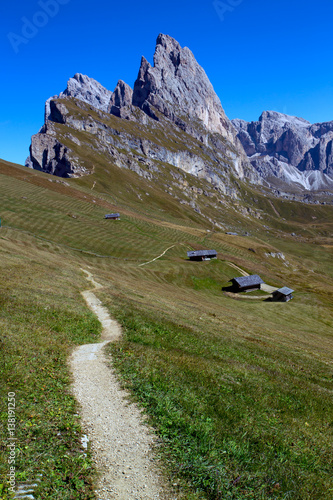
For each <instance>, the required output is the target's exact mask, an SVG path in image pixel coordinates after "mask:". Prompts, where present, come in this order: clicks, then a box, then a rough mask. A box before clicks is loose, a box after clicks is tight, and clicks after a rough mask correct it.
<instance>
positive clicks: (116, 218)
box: [104, 214, 120, 220]
mask: <svg viewBox="0 0 333 500" xmlns="http://www.w3.org/2000/svg"><path fill="white" fill-rule="evenodd" d="M104 219H111V220H120V214H106V215H105V216H104Z"/></svg>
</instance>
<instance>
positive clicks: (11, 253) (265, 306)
mask: <svg viewBox="0 0 333 500" xmlns="http://www.w3.org/2000/svg"><path fill="white" fill-rule="evenodd" d="M93 163H94V168H93V170H92V171H93V173H91V174H90V175H88V176H85V177H81V178H78V179H60V178H56V177H54V176H50V175H48V174H44V173H41V172H38V171H35V170H30V169H27V168H25V167H21V166H19V165H14V164H10V163H8V162H5V161H0V190H1V196H0V218H1V228H0V269H1V288H0V308H1V316H0V328H1V330H0V331H1V346H2V353H3V356H2V361H1V363H2V366H1V377H2V380H1V388H2V389H1V390H2V400H3V401H4V402H5V403H6V397H7V392H8V391H11V392H15V393H16V395H17V396H16V397H17V403H18V410H17V437H18V448H17V449H18V451H17V472H18V475H17V478H18V481H24V480H26V479H31V480H34V479H35V477H36V475H37V474H39V473H41V471H42V474H43V478H42V481H41V485H40V487H39V488H38V489H37V490H36V495H35V496H36V498H40V499H45V498H46V497H47V498H54V499H57V500H59V499H71V498H77V499H85V498H86V499H88V498H94V497H93V493H92V486H91V484H92V478H93V469H92V468H91V464H90V461H89V456H88V457H84V456H83V454H82V450H81V449H80V441H79V436H80V428H79V422H78V419H77V417H75V414H76V411H77V409H76V407H75V402H74V401H73V399H72V397H71V396H70V390H69V382H70V377H69V374H68V368H67V364H66V357H67V356H68V354H69V352H70V350H71V348H72V347H73V346H74V345H76V344H77V343H85V342H89V341H94V340H95V339H96V337H97V336H98V335H99V330H100V328H99V325H98V323H97V321H96V319H95V318H94V316H93V315H92V313H90V312H89V311H88V310H87V308H86V306H85V303H84V301H83V299H82V297H81V295H80V291H82V290H84V289H87V288H89V287H90V284H89V283H88V282H87V281H86V279H85V275H84V273H83V272H82V269H89V271H90V272H91V273H92V274H93V275H94V277H95V279H96V280H97V281H99V282H100V283H101V284H102V285H103V288H102V289H101V291H100V292H98V296H99V298H100V299H101V300H102V302H103V303H104V304H105V305H107V306H108V307H109V308H110V311H111V312H112V314H114V315H115V316H116V317H117V318H118V319H119V321H120V322H121V323H122V324H123V326H124V337H123V340H122V341H121V342H119V343H118V344H116V345H115V346H113V347H112V349H111V348H110V351H111V350H112V351H113V354H114V357H115V360H116V361H115V362H116V366H117V369H118V370H119V373H121V377H122V379H123V381H124V383H125V384H127V385H128V386H129V387H130V388H131V390H132V391H133V392H134V393H135V394H136V397H137V398H138V399H139V400H140V402H141V404H143V405H144V407H145V408H146V411H147V413H148V414H149V415H150V418H151V420H152V422H153V423H154V425H155V426H156V429H157V432H158V433H159V435H160V436H161V439H162V441H163V442H164V448H163V449H164V459H165V461H166V463H167V465H168V467H169V469H168V473H169V474H170V475H171V477H172V478H173V483H177V484H179V488H180V491H181V493H179V495H181V494H182V495H183V498H188V499H190V498H192V499H197V498H209V499H217V498H218V499H220V498H221V499H222V498H223V499H224V498H234V499H238V500H241V499H250V498H251V499H280V498H281V499H282V498H290V499H292V500H296V499H302V500H304V499H309V500H315V499H330V498H333V483H332V474H331V470H332V456H331V449H332V425H333V404H332V389H333V366H332V362H333V342H332V341H333V311H332V303H333V302H332V298H333V284H332V279H333V259H332V249H333V242H332V227H333V217H332V215H333V207H332V206H328V205H307V204H301V203H296V202H290V201H284V200H280V199H276V198H274V197H270V196H269V194H266V195H265V194H264V193H263V192H257V191H256V190H255V188H254V187H253V186H252V187H250V186H249V185H246V184H242V183H240V182H239V181H237V182H238V192H239V197H238V199H237V200H231V199H228V198H227V197H226V198H225V201H224V203H223V204H222V203H220V204H219V206H218V207H217V205H216V208H215V206H214V198H213V197H207V200H206V197H205V196H203V197H202V196H200V197H199V198H198V199H196V204H197V206H198V207H199V208H200V211H201V214H200V213H199V212H198V211H195V210H194V208H193V207H191V206H190V204H182V203H180V202H179V199H180V198H181V197H182V196H183V195H182V194H181V192H179V193H178V195H177V196H175V193H174V192H173V193H172V194H170V192H168V190H166V189H165V182H166V181H163V183H162V182H161V180H160V178H158V179H157V180H156V181H154V179H145V178H144V177H142V176H139V175H137V174H136V173H135V172H133V171H131V170H127V169H120V168H119V167H117V166H115V165H112V164H111V163H107V165H106V164H105V161H104V160H103V157H102V156H101V155H96V156H95V157H94V162H93ZM164 168H165V171H164V173H163V175H164V176H165V177H167V176H168V175H170V172H171V170H174V171H175V172H176V171H177V169H176V167H167V166H166V165H165V166H164ZM168 169H170V170H168ZM182 175H183V176H184V180H185V181H186V182H188V184H189V185H191V186H194V187H197V188H201V189H202V190H207V192H208V191H209V190H211V187H210V186H209V185H208V183H206V184H205V181H199V180H198V179H196V178H194V177H192V176H191V175H190V174H186V173H184V172H182ZM170 178H172V176H171V175H170ZM174 189H176V188H175V187H174ZM177 197H178V198H179V199H177ZM206 201H207V202H206ZM205 204H206V205H207V206H205ZM111 212H119V213H120V214H121V220H120V221H110V220H105V219H104V215H105V214H107V213H111ZM214 221H215V222H216V223H217V224H218V226H217V225H214V223H213V222H214ZM226 232H236V233H237V235H235V236H232V235H227V234H226ZM211 248H213V249H215V250H216V251H217V252H218V259H217V260H212V261H207V262H202V263H201V262H190V261H188V260H187V257H186V252H187V251H188V250H196V249H211ZM157 257H159V258H157ZM156 258H157V259H156ZM240 272H247V273H249V274H259V275H260V276H261V277H262V278H263V280H264V281H265V282H266V283H267V284H269V285H272V286H274V287H281V286H284V285H286V286H289V287H291V288H293V289H294V290H295V294H294V299H293V300H292V301H291V302H289V303H287V304H284V303H273V302H269V301H266V300H265V299H266V298H267V297H268V294H264V293H263V292H252V293H250V294H241V295H240V296H239V297H235V296H231V295H228V294H225V293H224V292H223V291H222V287H226V286H228V281H229V280H230V279H231V278H233V277H235V276H240ZM253 297H254V298H253ZM1 411H2V413H1V419H2V422H3V423H4V433H5V437H6V425H5V424H6V418H7V415H6V407H4V409H2V410H1ZM59 433H60V434H59ZM6 453H7V450H6V447H5V445H2V448H1V455H2V456H1V464H2V465H1V473H2V474H4V477H5V475H6V468H7V462H6ZM64 457H66V458H64ZM1 484H3V485H4V486H3V487H2V488H3V491H2V495H3V498H7V496H6V495H7V493H6V492H5V491H6V482H5V481H0V485H1ZM0 491H1V486H0ZM45 495H47V496H45Z"/></svg>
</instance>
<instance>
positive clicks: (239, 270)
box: [226, 262, 249, 276]
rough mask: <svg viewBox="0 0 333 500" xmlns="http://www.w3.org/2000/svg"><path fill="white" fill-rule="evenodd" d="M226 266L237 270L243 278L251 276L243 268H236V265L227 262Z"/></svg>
mask: <svg viewBox="0 0 333 500" xmlns="http://www.w3.org/2000/svg"><path fill="white" fill-rule="evenodd" d="M226 264H228V266H230V267H233V268H234V269H236V270H237V271H238V272H239V273H240V274H241V275H242V276H249V273H247V272H246V271H243V269H242V268H240V267H238V266H236V264H234V263H233V262H226Z"/></svg>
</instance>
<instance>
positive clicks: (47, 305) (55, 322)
mask: <svg viewBox="0 0 333 500" xmlns="http://www.w3.org/2000/svg"><path fill="white" fill-rule="evenodd" d="M1 248H2V251H1V254H0V255H1V264H0V280H1V283H2V284H3V285H4V286H2V287H1V292H0V311H1V315H0V343H1V367H0V370H1V412H0V419H1V425H2V426H3V431H4V433H3V439H4V440H2V441H1V446H0V474H1V481H0V483H1V485H2V487H1V488H2V490H1V492H0V497H1V498H7V496H8V498H9V497H10V495H9V492H8V487H9V484H8V482H6V480H5V479H6V478H7V479H8V477H6V476H7V472H8V462H7V461H8V458H9V457H8V448H7V447H6V439H7V438H8V437H9V435H8V432H7V418H8V414H7V395H8V393H15V399H16V411H15V418H16V421H15V437H16V439H17V441H16V463H15V467H16V482H17V484H20V483H22V482H25V481H32V482H36V480H37V479H38V477H39V476H40V475H41V483H40V487H39V488H38V489H37V490H36V493H35V498H36V499H45V498H50V499H51V498H53V499H57V500H59V499H63V500H65V499H66V500H67V499H86V500H88V499H91V498H94V494H93V476H94V468H93V466H92V463H91V459H90V455H89V454H88V456H85V455H84V450H83V449H82V447H81V444H80V436H81V428H80V419H79V417H78V414H77V412H78V407H77V404H76V401H75V399H74V398H73V396H72V394H71V390H70V383H71V377H70V372H69V367H68V364H67V358H68V355H69V353H70V351H71V349H72V348H73V346H74V345H76V344H82V343H89V342H93V341H96V339H97V338H98V337H99V334H100V325H99V323H98V321H97V319H96V318H95V316H94V315H93V314H92V313H90V312H89V311H87V309H86V307H85V305H84V303H83V300H82V299H81V298H80V295H79V291H78V289H77V288H76V287H75V286H73V285H72V284H71V280H73V279H74V280H75V281H76V286H78V283H79V281H80V280H79V279H78V277H75V274H73V271H72V270H71V268H70V266H68V267H67V266H66V265H65V266H62V271H61V272H60V273H59V272H58V271H57V267H56V266H57V264H56V261H55V259H52V256H50V257H49V262H46V261H44V262H43V254H42V253H41V252H38V251H36V250H35V260H34V261H32V260H30V259H29V258H28V257H27V255H25V254H24V253H23V252H22V249H20V248H19V247H18V246H16V248H15V247H13V246H12V245H11V244H9V243H8V242H7V241H3V242H2V245H1ZM20 253H21V255H19V254H20ZM66 267H67V269H66Z"/></svg>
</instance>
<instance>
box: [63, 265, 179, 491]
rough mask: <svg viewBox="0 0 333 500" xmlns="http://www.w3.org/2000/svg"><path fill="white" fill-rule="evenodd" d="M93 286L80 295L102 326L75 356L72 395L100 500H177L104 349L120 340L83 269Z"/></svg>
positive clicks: (151, 439) (150, 436) (150, 437)
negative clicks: (93, 340)
mask: <svg viewBox="0 0 333 500" xmlns="http://www.w3.org/2000/svg"><path fill="white" fill-rule="evenodd" d="M82 271H84V272H85V273H86V274H87V279H88V280H89V281H90V282H91V283H92V284H93V286H94V288H93V289H92V290H87V291H84V292H82V295H83V297H84V299H85V300H86V302H87V304H88V306H89V308H90V309H91V310H92V311H93V312H94V313H95V314H96V315H97V317H98V319H99V321H100V322H101V323H102V326H103V333H102V340H101V342H100V343H98V344H87V345H82V346H79V347H77V348H76V349H75V350H74V352H73V353H72V355H71V358H70V365H71V370H72V373H73V393H74V396H75V397H76V399H77V401H78V402H79V403H80V405H81V411H80V415H81V418H82V428H83V429H84V431H85V432H86V434H87V437H88V439H89V442H90V445H91V451H92V457H93V460H94V462H95V464H96V468H97V471H98V474H99V478H98V482H97V486H96V490H95V493H96V498H97V500H114V499H117V500H176V499H177V497H176V496H175V494H173V493H172V492H171V491H170V490H169V488H168V487H167V485H166V483H165V480H164V479H163V477H162V474H161V473H160V472H159V469H158V464H157V461H156V459H154V455H153V451H152V447H153V445H154V442H155V440H156V438H155V437H154V435H153V433H152V431H151V430H150V429H149V427H148V426H147V425H145V424H144V421H143V416H142V413H141V412H140V410H139V408H138V407H137V406H136V405H135V404H133V403H129V401H128V393H127V392H126V391H124V390H122V389H121V388H120V385H119V382H118V381H117V379H116V376H115V374H114V372H113V371H112V369H110V368H109V367H108V366H107V364H106V363H107V360H106V357H105V355H104V352H103V351H104V349H103V348H104V347H105V346H106V344H108V343H109V342H112V341H114V340H116V339H118V338H119V337H120V335H121V329H120V326H119V324H118V323H117V322H116V321H115V320H113V319H112V318H111V317H110V315H109V313H108V310H107V309H106V308H105V307H103V305H102V303H101V301H100V300H99V299H98V298H97V297H96V295H95V294H94V293H93V292H94V291H95V290H98V289H99V288H102V286H101V285H100V284H99V283H97V282H96V281H95V280H94V278H93V276H92V275H91V273H90V272H89V271H86V270H84V269H82Z"/></svg>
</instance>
